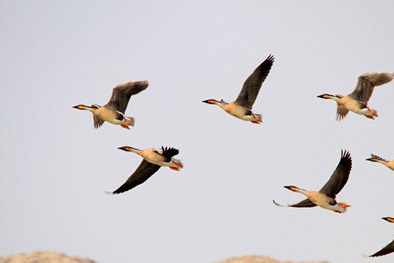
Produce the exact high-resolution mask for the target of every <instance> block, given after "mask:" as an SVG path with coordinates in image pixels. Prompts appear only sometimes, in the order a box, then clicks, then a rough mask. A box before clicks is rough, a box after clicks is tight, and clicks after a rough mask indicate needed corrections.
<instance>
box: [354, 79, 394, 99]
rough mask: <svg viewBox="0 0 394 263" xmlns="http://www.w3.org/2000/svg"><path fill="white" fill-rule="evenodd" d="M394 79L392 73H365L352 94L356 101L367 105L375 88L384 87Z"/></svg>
mask: <svg viewBox="0 0 394 263" xmlns="http://www.w3.org/2000/svg"><path fill="white" fill-rule="evenodd" d="M392 79H393V73H391V72H374V73H365V74H362V75H360V76H359V77H358V81H357V85H356V88H355V89H354V90H353V92H352V93H351V94H350V97H352V98H353V99H355V100H358V101H361V102H365V103H367V102H368V101H369V99H370V98H371V96H372V93H373V90H374V88H375V86H380V85H383V84H385V83H387V82H389V81H391V80H392Z"/></svg>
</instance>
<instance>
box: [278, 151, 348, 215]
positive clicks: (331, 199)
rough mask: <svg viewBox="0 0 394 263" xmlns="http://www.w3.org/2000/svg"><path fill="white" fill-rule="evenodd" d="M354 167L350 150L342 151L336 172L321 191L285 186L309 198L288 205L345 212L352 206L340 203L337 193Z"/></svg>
mask: <svg viewBox="0 0 394 263" xmlns="http://www.w3.org/2000/svg"><path fill="white" fill-rule="evenodd" d="M351 169H352V159H351V157H350V153H349V152H348V151H341V160H340V161H339V164H338V166H337V168H336V169H335V171H334V173H333V174H332V175H331V177H330V179H329V180H328V181H327V183H326V184H325V185H324V186H323V187H322V188H321V189H320V190H319V191H306V190H303V189H300V188H298V187H297V186H293V185H290V186H284V187H285V188H287V189H289V190H291V191H293V192H298V193H301V194H303V195H305V196H306V197H307V199H305V200H303V201H301V202H299V203H296V204H293V205H287V206H288V207H314V206H320V207H322V208H325V209H328V210H332V211H334V212H337V213H345V212H346V208H347V207H350V205H347V204H345V203H339V202H337V201H336V200H335V198H336V195H337V194H338V193H339V192H340V191H341V190H342V188H343V187H344V186H345V184H346V182H347V180H348V179H349V174H350V170H351ZM273 202H274V204H276V205H278V206H284V205H281V204H278V203H277V202H276V201H275V200H273Z"/></svg>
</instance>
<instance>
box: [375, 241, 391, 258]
mask: <svg viewBox="0 0 394 263" xmlns="http://www.w3.org/2000/svg"><path fill="white" fill-rule="evenodd" d="M393 252H394V240H393V241H391V243H389V244H388V245H387V246H385V247H384V248H382V249H381V250H379V251H378V252H376V253H375V254H373V255H370V257H379V256H384V255H387V254H390V253H393Z"/></svg>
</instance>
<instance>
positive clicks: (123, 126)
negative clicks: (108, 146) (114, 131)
mask: <svg viewBox="0 0 394 263" xmlns="http://www.w3.org/2000/svg"><path fill="white" fill-rule="evenodd" d="M120 126H122V128H125V129H128V130H130V128H129V126H127V125H124V124H121V125H120Z"/></svg>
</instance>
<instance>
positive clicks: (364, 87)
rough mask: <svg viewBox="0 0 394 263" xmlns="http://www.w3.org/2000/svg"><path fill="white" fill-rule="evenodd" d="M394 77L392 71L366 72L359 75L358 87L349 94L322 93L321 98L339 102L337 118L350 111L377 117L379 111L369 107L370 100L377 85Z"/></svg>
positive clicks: (371, 117)
mask: <svg viewBox="0 0 394 263" xmlns="http://www.w3.org/2000/svg"><path fill="white" fill-rule="evenodd" d="M393 77H394V73H391V72H374V73H365V74H362V75H360V76H359V77H358V82H357V85H356V88H355V89H354V90H353V92H352V93H350V94H349V95H347V96H341V95H331V94H327V93H325V94H322V95H319V96H318V97H319V98H322V99H332V100H335V101H336V102H337V120H338V121H340V120H342V119H343V118H345V117H346V115H347V114H348V112H349V111H352V112H354V113H357V114H360V115H364V116H365V117H367V118H369V119H374V117H377V116H378V114H377V111H376V110H374V109H370V108H369V107H368V101H369V99H370V98H371V96H372V93H373V91H374V88H375V87H376V86H380V85H383V84H385V83H387V82H390V81H391V80H392V79H393Z"/></svg>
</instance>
